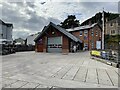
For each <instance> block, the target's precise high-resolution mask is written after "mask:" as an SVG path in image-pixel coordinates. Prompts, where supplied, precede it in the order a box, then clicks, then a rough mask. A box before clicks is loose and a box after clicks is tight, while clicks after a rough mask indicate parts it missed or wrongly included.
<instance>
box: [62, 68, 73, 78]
mask: <svg viewBox="0 0 120 90" xmlns="http://www.w3.org/2000/svg"><path fill="white" fill-rule="evenodd" d="M72 67H73V66H71V67H70V68H69V69H68V70H67V72H65V74H64V75H63V76H62V77H61V79H63V77H64V76H65V75H66V74H67V73H68V72H69V71H70V69H71V68H72Z"/></svg>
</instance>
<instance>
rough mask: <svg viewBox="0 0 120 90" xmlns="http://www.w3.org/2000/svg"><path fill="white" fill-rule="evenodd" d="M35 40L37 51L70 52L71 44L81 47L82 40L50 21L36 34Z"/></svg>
mask: <svg viewBox="0 0 120 90" xmlns="http://www.w3.org/2000/svg"><path fill="white" fill-rule="evenodd" d="M34 41H35V51H37V52H63V53H67V52H71V51H72V48H73V45H76V46H77V48H78V49H82V41H81V40H80V39H79V38H77V37H75V36H74V35H72V34H71V33H69V32H68V31H67V30H65V29H63V28H61V27H59V26H57V25H55V24H53V23H52V22H50V24H49V25H48V26H46V27H45V28H44V29H43V31H42V32H41V33H40V34H39V35H38V37H37V38H36V39H35V40H34Z"/></svg>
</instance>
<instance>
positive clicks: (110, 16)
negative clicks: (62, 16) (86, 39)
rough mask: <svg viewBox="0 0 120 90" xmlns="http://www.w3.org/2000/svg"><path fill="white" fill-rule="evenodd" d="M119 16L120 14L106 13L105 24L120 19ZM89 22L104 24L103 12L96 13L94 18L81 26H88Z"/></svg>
mask: <svg viewBox="0 0 120 90" xmlns="http://www.w3.org/2000/svg"><path fill="white" fill-rule="evenodd" d="M119 15H120V14H116V13H109V12H104V18H105V22H106V19H108V21H110V20H113V19H115V18H117V17H119ZM89 22H91V23H92V24H93V23H99V24H102V13H101V12H99V13H96V15H95V16H93V17H91V18H89V19H88V20H86V21H85V22H83V23H82V24H81V26H83V25H88V24H89Z"/></svg>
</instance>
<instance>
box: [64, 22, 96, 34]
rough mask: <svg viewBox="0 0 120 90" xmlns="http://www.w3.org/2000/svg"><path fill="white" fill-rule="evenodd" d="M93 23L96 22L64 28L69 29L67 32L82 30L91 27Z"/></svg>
mask: <svg viewBox="0 0 120 90" xmlns="http://www.w3.org/2000/svg"><path fill="white" fill-rule="evenodd" d="M95 25H97V23H94V24H92V25H85V26H80V27H75V28H70V29H66V30H67V31H69V32H71V31H77V30H84V29H89V28H93V27H94V26H95Z"/></svg>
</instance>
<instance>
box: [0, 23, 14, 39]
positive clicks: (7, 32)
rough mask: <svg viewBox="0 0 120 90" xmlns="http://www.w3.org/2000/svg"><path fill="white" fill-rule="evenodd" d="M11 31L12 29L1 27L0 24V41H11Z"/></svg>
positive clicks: (0, 24)
mask: <svg viewBox="0 0 120 90" xmlns="http://www.w3.org/2000/svg"><path fill="white" fill-rule="evenodd" d="M12 29H13V28H12V27H7V26H6V25H2V23H0V39H7V40H11V41H12V40H13V39H12Z"/></svg>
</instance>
